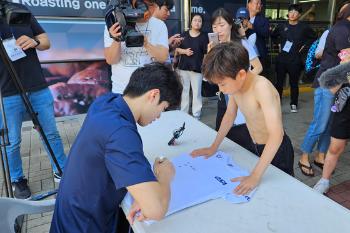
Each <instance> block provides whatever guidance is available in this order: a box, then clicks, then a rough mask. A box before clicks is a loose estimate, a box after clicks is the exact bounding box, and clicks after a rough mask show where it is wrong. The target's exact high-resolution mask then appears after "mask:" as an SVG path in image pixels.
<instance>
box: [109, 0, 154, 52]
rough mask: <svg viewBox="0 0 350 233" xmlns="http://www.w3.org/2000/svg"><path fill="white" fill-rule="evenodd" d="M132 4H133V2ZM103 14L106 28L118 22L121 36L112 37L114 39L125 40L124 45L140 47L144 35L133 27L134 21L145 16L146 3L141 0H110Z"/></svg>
mask: <svg viewBox="0 0 350 233" xmlns="http://www.w3.org/2000/svg"><path fill="white" fill-rule="evenodd" d="M132 2H133V3H134V4H133V3H132ZM108 4H109V5H108V7H107V11H106V14H105V21H106V25H107V28H108V30H109V28H110V27H111V26H112V25H113V24H115V23H116V22H118V23H119V26H120V31H121V33H122V34H121V36H120V37H118V38H114V37H112V35H110V37H111V38H113V39H115V40H116V41H125V44H126V47H142V46H143V43H144V36H143V34H142V33H141V32H138V31H137V30H136V28H135V26H136V21H137V20H138V19H143V18H144V17H145V12H146V11H147V10H148V9H147V5H146V4H145V3H144V2H143V1H142V0H136V1H133V0H110V2H109V3H108Z"/></svg>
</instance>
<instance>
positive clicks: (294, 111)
mask: <svg viewBox="0 0 350 233" xmlns="http://www.w3.org/2000/svg"><path fill="white" fill-rule="evenodd" d="M290 112H293V113H296V112H298V108H297V106H296V105H295V104H291V105H290Z"/></svg>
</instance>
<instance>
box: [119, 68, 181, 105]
mask: <svg viewBox="0 0 350 233" xmlns="http://www.w3.org/2000/svg"><path fill="white" fill-rule="evenodd" d="M153 89H159V91H160V99H159V103H161V102H162V101H167V102H168V103H169V107H168V109H173V108H176V107H178V106H179V105H180V103H181V94H182V83H181V80H180V77H179V75H178V74H177V73H176V72H175V71H173V70H171V68H169V67H168V66H166V65H164V64H161V63H159V62H153V63H150V64H147V65H145V66H143V67H139V68H137V69H136V70H135V71H134V72H133V73H132V75H131V77H130V81H129V83H128V85H127V86H126V88H125V90H124V93H123V95H125V96H129V97H131V98H135V97H139V96H142V95H143V94H145V93H146V92H147V91H150V90H153Z"/></svg>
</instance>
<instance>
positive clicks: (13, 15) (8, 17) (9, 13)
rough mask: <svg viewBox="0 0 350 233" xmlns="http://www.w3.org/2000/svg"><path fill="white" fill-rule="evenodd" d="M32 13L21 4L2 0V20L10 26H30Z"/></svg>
mask: <svg viewBox="0 0 350 233" xmlns="http://www.w3.org/2000/svg"><path fill="white" fill-rule="evenodd" d="M30 18H31V13H30V11H29V10H27V9H26V8H25V7H21V5H20V4H16V3H11V2H8V1H6V0H0V19H1V21H4V20H5V23H6V24H8V25H29V24H30Z"/></svg>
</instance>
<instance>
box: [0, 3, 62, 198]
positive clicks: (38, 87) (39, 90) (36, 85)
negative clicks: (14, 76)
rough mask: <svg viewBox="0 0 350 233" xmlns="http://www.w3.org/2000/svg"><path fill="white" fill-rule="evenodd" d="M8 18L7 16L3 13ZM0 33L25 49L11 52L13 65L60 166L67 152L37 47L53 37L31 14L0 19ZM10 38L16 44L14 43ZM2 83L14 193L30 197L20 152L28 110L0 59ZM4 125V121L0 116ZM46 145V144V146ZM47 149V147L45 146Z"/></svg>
mask: <svg viewBox="0 0 350 233" xmlns="http://www.w3.org/2000/svg"><path fill="white" fill-rule="evenodd" d="M6 4H7V6H10V7H16V8H20V9H26V10H27V8H26V7H25V6H23V5H21V4H16V3H6ZM4 18H5V17H4ZM0 21H1V22H0V33H1V35H0V36H1V39H2V43H3V44H4V46H5V47H6V49H7V51H9V50H10V51H11V50H13V51H16V49H17V51H21V52H22V51H23V53H21V54H22V55H23V57H22V58H20V59H17V60H16V59H14V58H13V57H12V56H11V55H10V54H9V52H8V54H9V57H10V59H11V60H13V65H14V67H15V70H16V71H17V73H18V77H19V80H20V82H21V83H22V85H23V87H24V90H25V91H26V94H27V96H28V99H29V100H30V103H31V104H32V106H33V109H34V111H35V112H36V113H38V119H39V122H40V124H41V126H42V128H43V131H44V132H45V135H46V137H47V139H48V141H49V143H50V146H51V147H52V150H53V152H54V154H55V156H56V158H57V161H58V163H59V165H60V167H61V168H63V167H64V165H65V161H66V155H65V154H64V150H63V145H62V141H61V138H60V135H59V133H58V131H57V127H56V122H55V116H54V111H53V109H54V108H53V98H52V95H51V92H50V91H49V89H48V88H47V83H46V81H45V78H44V76H43V73H42V69H41V66H40V62H39V59H38V56H37V53H36V50H47V49H49V48H50V41H49V39H48V37H47V34H46V33H45V31H44V30H43V28H42V27H41V26H40V25H39V23H38V22H37V20H36V19H35V18H34V17H33V16H31V20H30V24H29V25H26V26H24V25H21V26H18V25H11V26H9V25H8V24H7V23H5V22H4V21H5V19H0ZM11 41H12V42H14V41H15V44H16V46H15V45H14V44H12V45H11ZM0 86H1V92H2V96H3V97H4V98H3V101H4V110H5V114H6V120H7V125H8V129H9V131H8V135H9V142H10V145H9V146H7V147H6V150H7V152H8V161H9V168H10V176H11V182H12V185H13V188H14V196H15V197H16V198H19V199H27V198H29V197H30V196H31V192H30V189H29V187H28V184H27V182H28V181H27V179H26V178H24V175H23V169H22V160H21V155H20V144H21V128H22V122H23V120H24V118H25V116H26V114H27V111H26V108H25V105H24V103H23V101H22V99H21V96H20V94H19V92H18V90H17V89H16V87H15V85H14V83H13V81H12V80H11V77H10V74H9V73H8V71H7V68H6V67H5V65H4V63H3V62H0ZM0 122H1V126H2V127H3V123H2V122H3V121H2V119H0ZM44 147H45V146H44ZM45 149H46V147H45ZM52 165H53V168H54V178H55V181H56V182H59V180H60V179H61V177H60V176H59V175H58V174H57V172H58V171H57V168H56V167H55V165H54V164H52Z"/></svg>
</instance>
